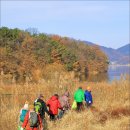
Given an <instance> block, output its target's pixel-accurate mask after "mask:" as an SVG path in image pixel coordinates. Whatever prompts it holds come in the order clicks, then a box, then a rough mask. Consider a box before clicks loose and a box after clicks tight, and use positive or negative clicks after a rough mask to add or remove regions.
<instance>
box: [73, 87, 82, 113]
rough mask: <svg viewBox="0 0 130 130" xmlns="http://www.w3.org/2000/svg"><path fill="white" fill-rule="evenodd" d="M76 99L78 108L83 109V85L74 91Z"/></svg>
mask: <svg viewBox="0 0 130 130" xmlns="http://www.w3.org/2000/svg"><path fill="white" fill-rule="evenodd" d="M74 100H75V101H76V102H77V110H78V111H81V110H83V101H84V91H83V90H82V87H79V88H78V90H76V92H75V93H74Z"/></svg>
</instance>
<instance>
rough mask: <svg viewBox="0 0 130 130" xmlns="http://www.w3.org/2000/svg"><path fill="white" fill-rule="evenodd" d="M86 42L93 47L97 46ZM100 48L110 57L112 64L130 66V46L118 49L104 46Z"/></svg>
mask: <svg viewBox="0 0 130 130" xmlns="http://www.w3.org/2000/svg"><path fill="white" fill-rule="evenodd" d="M84 42H85V43H86V44H88V45H91V46H94V45H97V44H94V43H92V42H89V41H84ZM98 46H99V45H98ZM99 47H100V49H101V50H102V51H103V52H104V53H105V54H106V55H107V56H108V58H109V61H110V63H115V64H129V63H130V56H129V55H130V44H127V45H125V46H122V47H120V48H118V49H113V48H108V47H104V46H99Z"/></svg>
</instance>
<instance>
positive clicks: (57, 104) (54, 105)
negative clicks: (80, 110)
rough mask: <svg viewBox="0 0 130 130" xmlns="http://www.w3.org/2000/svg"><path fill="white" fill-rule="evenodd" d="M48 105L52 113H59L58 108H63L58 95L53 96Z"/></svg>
mask: <svg viewBox="0 0 130 130" xmlns="http://www.w3.org/2000/svg"><path fill="white" fill-rule="evenodd" d="M47 106H48V107H49V112H50V114H53V115H57V114H58V108H59V109H62V107H61V104H60V102H59V100H58V98H57V97H56V96H52V97H51V98H50V99H49V100H48V101H47Z"/></svg>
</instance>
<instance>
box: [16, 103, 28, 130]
mask: <svg viewBox="0 0 130 130" xmlns="http://www.w3.org/2000/svg"><path fill="white" fill-rule="evenodd" d="M27 112H28V101H26V102H25V104H24V106H23V108H22V109H21V110H20V117H19V122H18V123H19V126H18V130H21V126H22V124H23V122H24V118H25V116H26V114H27Z"/></svg>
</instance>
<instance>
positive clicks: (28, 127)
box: [22, 111, 42, 130]
mask: <svg viewBox="0 0 130 130" xmlns="http://www.w3.org/2000/svg"><path fill="white" fill-rule="evenodd" d="M29 113H30V111H29V112H28V113H27V114H26V116H25V118H24V122H23V124H22V128H25V130H39V129H38V127H33V128H31V127H30V124H29ZM38 122H39V125H40V128H42V120H41V118H40V115H39V114H38Z"/></svg>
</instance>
